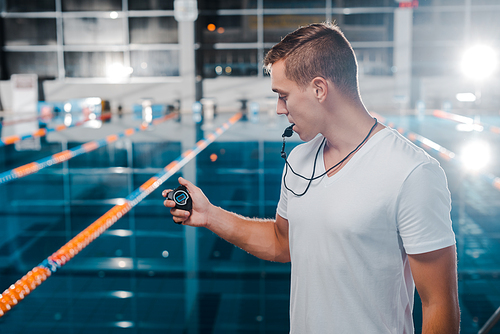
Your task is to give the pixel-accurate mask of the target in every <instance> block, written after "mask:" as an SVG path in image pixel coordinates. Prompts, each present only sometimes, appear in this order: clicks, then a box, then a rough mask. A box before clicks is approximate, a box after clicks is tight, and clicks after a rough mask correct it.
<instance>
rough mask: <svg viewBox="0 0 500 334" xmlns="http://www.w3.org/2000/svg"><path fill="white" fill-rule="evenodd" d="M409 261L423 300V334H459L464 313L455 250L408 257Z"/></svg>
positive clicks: (452, 248) (442, 250)
mask: <svg viewBox="0 0 500 334" xmlns="http://www.w3.org/2000/svg"><path fill="white" fill-rule="evenodd" d="M408 259H409V262H410V267H411V271H412V274H413V279H414V281H415V286H416V288H417V291H418V293H419V295H420V298H421V299H422V314H423V324H422V334H438V333H446V334H453V333H458V332H459V328H460V310H459V306H458V292H457V291H458V284H457V260H456V259H457V256H456V248H455V246H450V247H446V248H443V249H439V250H436V251H433V252H429V253H423V254H413V255H408Z"/></svg>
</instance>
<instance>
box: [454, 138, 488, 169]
mask: <svg viewBox="0 0 500 334" xmlns="http://www.w3.org/2000/svg"><path fill="white" fill-rule="evenodd" d="M490 157H491V153H490V146H489V145H488V143H486V142H482V141H476V142H472V143H469V144H468V145H467V146H465V147H464V148H463V150H462V155H461V160H462V162H463V164H464V166H465V168H467V169H468V170H471V171H478V170H480V169H481V168H484V167H485V166H486V165H487V164H488V163H489V161H490Z"/></svg>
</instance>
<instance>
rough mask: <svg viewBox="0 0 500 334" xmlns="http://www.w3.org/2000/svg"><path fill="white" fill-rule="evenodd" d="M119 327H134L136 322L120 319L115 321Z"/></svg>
mask: <svg viewBox="0 0 500 334" xmlns="http://www.w3.org/2000/svg"><path fill="white" fill-rule="evenodd" d="M115 325H116V326H117V327H121V328H131V327H134V323H133V322H132V321H118V322H116V323H115Z"/></svg>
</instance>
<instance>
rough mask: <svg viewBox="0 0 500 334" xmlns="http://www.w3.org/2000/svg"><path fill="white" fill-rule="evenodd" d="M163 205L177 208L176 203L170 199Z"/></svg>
mask: <svg viewBox="0 0 500 334" xmlns="http://www.w3.org/2000/svg"><path fill="white" fill-rule="evenodd" d="M163 205H164V206H166V207H167V208H173V207H175V202H174V201H172V200H169V199H166V200H164V201H163Z"/></svg>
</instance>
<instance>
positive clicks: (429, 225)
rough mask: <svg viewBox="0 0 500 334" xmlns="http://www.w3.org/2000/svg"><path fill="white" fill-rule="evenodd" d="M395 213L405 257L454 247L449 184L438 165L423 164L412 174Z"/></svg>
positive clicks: (431, 163)
mask: <svg viewBox="0 0 500 334" xmlns="http://www.w3.org/2000/svg"><path fill="white" fill-rule="evenodd" d="M396 212H397V213H396V215H397V217H396V219H397V224H398V230H399V234H400V236H401V239H402V241H403V246H404V248H405V250H406V253H408V254H420V253H426V252H431V251H434V250H438V249H441V248H445V247H448V246H451V245H453V244H455V233H454V232H453V229H452V223H451V218H450V212H451V196H450V192H449V190H448V182H447V180H446V175H445V173H444V171H443V169H442V168H441V167H440V166H439V164H438V163H437V162H432V161H431V162H428V163H424V164H421V165H419V166H418V167H416V168H415V169H414V170H413V171H412V172H411V173H410V175H409V176H408V177H407V179H406V180H405V182H404V183H403V186H402V188H401V190H400V193H399V196H398V201H397V211H396Z"/></svg>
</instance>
